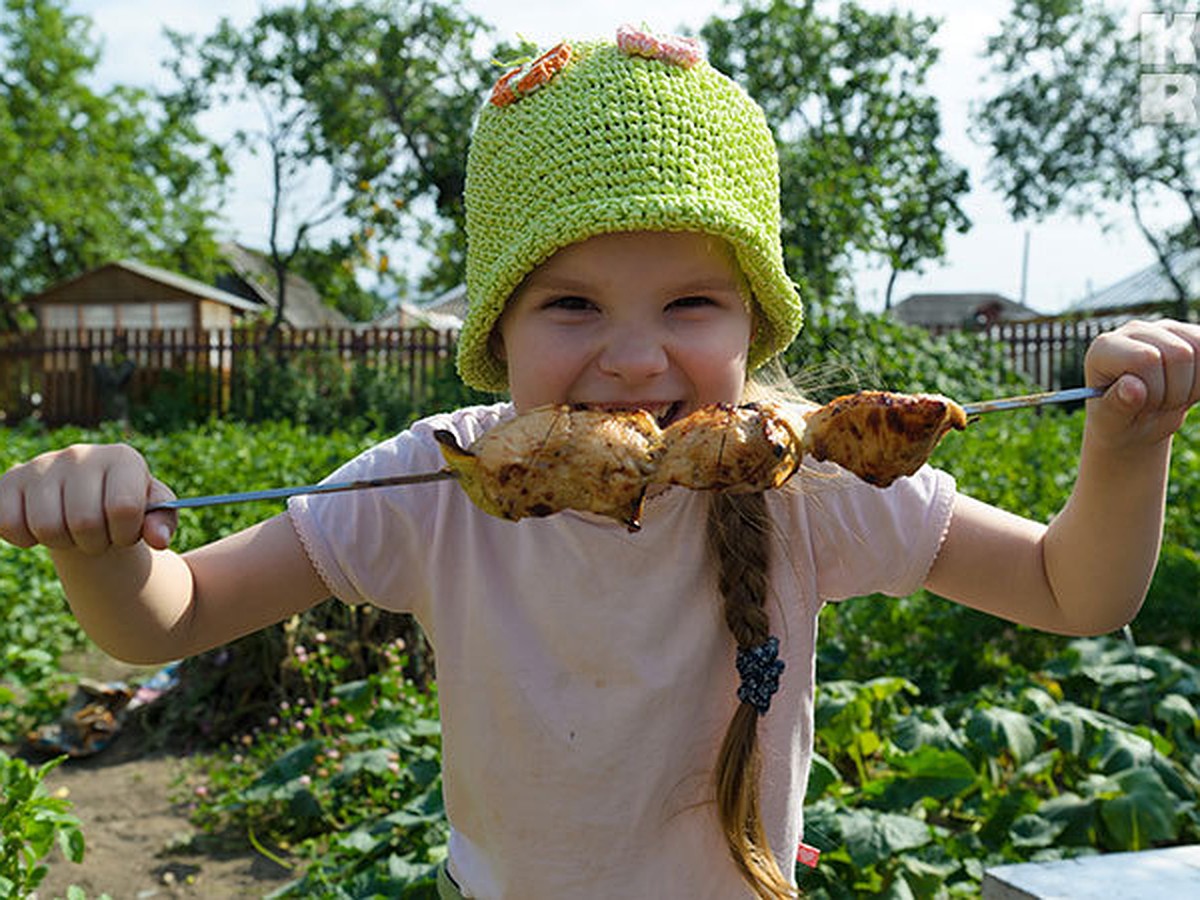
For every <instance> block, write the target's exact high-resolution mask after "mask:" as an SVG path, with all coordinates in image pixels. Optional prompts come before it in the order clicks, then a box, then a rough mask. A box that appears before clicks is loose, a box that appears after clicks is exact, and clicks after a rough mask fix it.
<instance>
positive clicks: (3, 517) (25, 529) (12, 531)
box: [0, 471, 37, 549]
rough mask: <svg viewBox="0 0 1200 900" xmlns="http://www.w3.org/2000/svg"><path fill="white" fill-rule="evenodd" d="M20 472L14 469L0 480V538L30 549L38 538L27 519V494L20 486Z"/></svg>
mask: <svg viewBox="0 0 1200 900" xmlns="http://www.w3.org/2000/svg"><path fill="white" fill-rule="evenodd" d="M19 477H20V476H19V473H17V472H15V471H13V472H10V473H9V474H8V476H6V477H5V479H4V480H3V481H0V539H3V540H5V541H8V542H9V543H10V544H12V545H14V546H16V547H22V548H25V549H28V548H29V547H32V546H34V545H35V544H37V538H36V537H34V536H33V532H32V531H30V530H29V525H28V523H27V522H26V521H25V494H24V492H23V491H22V490H20V488H19V486H18V479H19Z"/></svg>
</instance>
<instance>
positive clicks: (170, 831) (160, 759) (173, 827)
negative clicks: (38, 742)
mask: <svg viewBox="0 0 1200 900" xmlns="http://www.w3.org/2000/svg"><path fill="white" fill-rule="evenodd" d="M84 668H85V669H87V670H88V671H87V672H86V674H87V675H88V676H89V677H93V678H101V679H111V678H120V677H124V673H123V672H122V671H120V670H116V669H113V668H109V667H105V666H99V667H98V666H97V665H96V664H95V661H94V660H91V661H89V663H88V664H87V665H85V666H84ZM76 671H78V669H76ZM152 743H153V742H151V741H147V740H146V739H145V738H144V736H143V735H141V734H139V733H138V731H137V729H136V728H135V727H128V728H126V729H125V730H123V731H122V732H121V733H120V734H118V735H117V737H116V739H115V740H114V741H113V742H112V743H111V744H110V745H109V746H108V747H106V748H105V749H104V750H102V751H100V752H99V753H97V754H96V755H94V756H92V757H89V758H87V759H81V760H67V761H66V762H64V763H63V764H62V765H60V766H59V767H58V768H57V769H55V770H53V771H52V772H51V773H50V774H49V775H48V776H47V778H46V784H47V787H48V789H49V790H50V791H51V792H55V791H59V790H62V789H66V791H67V798H68V799H69V800H70V801H71V803H72V804H73V811H74V813H75V815H76V816H78V817H79V819H80V821H81V822H82V823H83V834H84V839H85V841H86V844H87V852H86V855H85V857H84V861H83V863H82V864H79V865H76V864H74V863H71V862H69V861H67V860H65V859H64V858H63V857H62V856H61V854H60V853H59V851H58V850H57V849H56V850H55V851H54V853H53V855H52V856H51V857H50V858H49V859H48V860H47V863H48V865H49V867H50V873H49V875H48V876H47V877H46V880H45V881H43V882H42V885H41V887H40V888H39V889H38V893H37V897H36V900H58V898H62V897H65V896H66V891H67V888H68V887H69V886H70V885H72V884H74V885H78V886H79V887H81V888H83V889H84V891H86V894H87V897H88V900H96V898H99V897H101V896H102V895H104V894H108V895H109V896H110V897H111V898H112V900H148V898H156V900H181V898H188V900H191V898H204V900H225V898H261V897H263V896H264V895H266V894H268V893H270V892H271V891H272V890H274V889H275V888H277V887H279V886H280V885H282V884H284V883H286V882H287V881H289V880H291V879H292V878H293V877H294V875H293V873H292V872H290V871H288V870H287V869H285V868H283V867H282V866H280V865H278V864H276V863H274V862H272V861H271V860H269V859H267V858H266V857H264V856H261V855H260V854H258V853H255V852H254V851H253V850H252V849H250V848H246V849H245V850H240V851H238V852H226V851H218V850H205V849H204V848H205V846H206V842H205V841H204V839H203V835H202V834H201V833H200V832H199V830H198V829H196V828H195V827H193V826H192V825H191V823H190V822H189V821H188V818H187V811H186V809H184V808H183V806H182V805H180V804H177V803H173V802H172V799H171V798H172V796H174V795H176V793H177V790H176V785H177V783H178V782H179V781H180V779H182V778H185V777H186V776H187V772H188V768H187V761H186V759H184V758H182V757H179V756H175V755H171V754H169V753H164V752H162V751H158V750H155V751H148V750H147V749H146V748H147V746H148V745H150V744H152ZM22 755H25V754H22ZM25 758H26V759H28V760H29V761H30V762H35V761H37V762H40V761H42V760H41V759H39V758H37V757H31V756H28V755H25ZM207 843H208V844H211V842H207Z"/></svg>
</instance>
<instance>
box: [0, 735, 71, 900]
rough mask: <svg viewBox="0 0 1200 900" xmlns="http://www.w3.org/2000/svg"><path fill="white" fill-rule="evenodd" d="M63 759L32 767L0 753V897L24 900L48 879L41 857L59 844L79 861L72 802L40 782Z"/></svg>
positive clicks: (65, 852) (66, 854)
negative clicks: (53, 795)
mask: <svg viewBox="0 0 1200 900" xmlns="http://www.w3.org/2000/svg"><path fill="white" fill-rule="evenodd" d="M64 758H65V757H60V758H59V759H55V760H51V761H50V762H48V763H45V764H44V765H41V766H39V767H37V768H31V767H30V766H29V765H28V764H27V763H26V762H25V761H24V760H21V759H16V758H13V757H10V756H8V754H6V753H4V751H2V750H0V897H28V896H29V895H30V894H32V893H33V891H34V890H35V889H36V888H37V886H38V885H39V884H41V883H42V880H43V879H44V878H45V877H46V872H47V868H46V866H45V865H44V864H43V863H42V859H43V858H44V857H45V856H46V855H47V854H48V853H49V852H50V851H51V849H53V848H54V846H55V844H57V845H58V846H59V847H60V848H61V849H62V852H63V855H64V856H65V857H66V858H67V859H69V860H70V861H71V862H76V863H77V862H81V861H82V860H83V852H84V841H83V831H82V830H81V829H80V826H79V820H78V819H76V818H75V816H74V815H72V814H71V812H70V810H71V804H70V802H69V801H68V800H66V799H65V798H63V797H52V796H50V795H49V793H48V792H47V791H46V786H45V785H44V784H43V779H44V778H45V777H46V773H47V772H49V771H50V770H51V769H53V768H54V767H55V766H57V765H58V764H59V763H61V762H62V760H63V759H64Z"/></svg>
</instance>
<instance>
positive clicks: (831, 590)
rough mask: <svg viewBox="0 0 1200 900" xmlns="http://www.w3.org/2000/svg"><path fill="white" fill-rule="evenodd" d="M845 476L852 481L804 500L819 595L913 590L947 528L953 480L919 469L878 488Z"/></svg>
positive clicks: (893, 593)
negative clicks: (807, 506) (805, 501)
mask: <svg viewBox="0 0 1200 900" xmlns="http://www.w3.org/2000/svg"><path fill="white" fill-rule="evenodd" d="M844 477H845V478H846V479H847V481H848V482H850V483H848V484H842V485H839V486H838V487H837V488H836V489H833V490H827V491H818V492H816V493H814V494H813V495H812V496H811V497H810V498H809V506H810V512H809V526H810V530H811V540H812V549H813V560H814V567H815V570H816V575H817V591H818V593H819V594H820V596H821V598H822V599H825V600H844V599H846V598H848V597H860V596H863V595H866V594H872V593H884V594H888V595H891V596H894V597H903V596H905V595H907V594H911V593H912V592H913V591H915V590H917V589H918V588H920V586H921V585H922V584H923V583H924V581H925V578H926V576H927V575H928V574H929V569H930V567H931V566H932V565H933V561H934V560H935V559H936V558H937V553H938V550H939V549H940V548H941V545H942V541H943V539H944V538H945V536H946V531H947V529H948V528H949V526H950V516H951V513H952V510H953V506H954V495H955V482H954V479H953V477H952V476H950V475H949V474H948V473H946V472H944V471H941V470H940V469H934V468H932V467H930V466H924V467H922V468H921V469H920V470H918V471H917V472H916V473H915V474H914V475H911V476H909V477H906V478H899V479H897V480H896V481H895V482H893V483H892V485H891V486H890V487H888V488H883V489H880V488H877V487H873V486H871V485H869V484H866V483H865V482H862V481H859V480H858V479H856V478H852V477H851V476H844Z"/></svg>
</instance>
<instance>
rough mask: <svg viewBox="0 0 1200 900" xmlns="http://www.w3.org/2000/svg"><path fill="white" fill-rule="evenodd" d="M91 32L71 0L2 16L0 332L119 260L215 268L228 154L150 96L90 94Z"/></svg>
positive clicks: (7, 0)
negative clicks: (39, 296) (38, 302)
mask: <svg viewBox="0 0 1200 900" xmlns="http://www.w3.org/2000/svg"><path fill="white" fill-rule="evenodd" d="M89 24H90V23H89V21H88V20H87V19H86V18H84V17H81V16H75V15H70V14H68V13H67V12H66V11H65V3H64V2H63V0H4V4H3V7H2V8H0V329H12V328H15V327H17V325H18V323H19V322H20V321H22V320H21V317H20V315H19V313H18V306H17V304H18V303H19V302H20V301H21V300H22V298H24V297H26V296H28V295H30V294H33V293H36V292H38V291H41V290H43V289H45V288H46V287H48V286H50V284H52V283H54V282H56V281H59V280H62V279H64V278H69V277H71V276H74V275H77V274H79V273H81V272H83V271H86V270H87V269H89V268H92V267H94V266H97V265H100V264H102V263H105V262H109V261H111V260H113V259H119V258H122V257H139V258H141V259H143V260H145V261H147V262H152V263H157V264H160V265H165V266H169V267H173V268H176V269H179V270H182V271H184V272H187V273H189V274H191V275H193V276H196V277H200V278H207V277H208V276H210V275H212V274H213V273H214V271H215V264H216V257H217V252H216V243H215V240H214V238H213V235H212V230H211V227H210V223H211V222H212V221H213V219H214V214H213V212H212V209H213V207H214V205H215V204H216V203H218V202H219V199H220V198H219V193H218V191H219V185H220V181H221V178H222V177H223V175H224V174H225V170H224V168H223V163H222V161H221V157H220V155H219V154H217V153H216V152H215V151H214V150H213V148H212V147H211V146H209V145H208V144H207V143H206V142H205V141H203V140H202V139H201V138H200V136H199V134H198V133H197V132H196V130H195V128H194V126H193V123H192V122H191V120H190V119H188V118H186V117H183V118H180V117H177V116H174V115H173V114H172V113H171V111H170V110H168V109H167V108H165V107H164V106H163V105H161V104H159V103H158V102H157V101H155V100H154V98H152V97H150V96H149V95H148V94H146V93H145V92H142V91H138V90H133V89H131V88H127V87H117V88H114V89H113V90H111V91H109V92H107V93H104V94H100V93H97V92H95V91H94V90H92V89H91V88H90V87H88V85H87V80H88V78H89V77H90V76H91V75H92V73H93V72H94V71H95V68H96V63H97V61H98V57H99V54H98V51H97V49H96V47H95V45H94V44H93V43H92V42H91V40H90V36H89V33H88V28H89Z"/></svg>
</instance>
